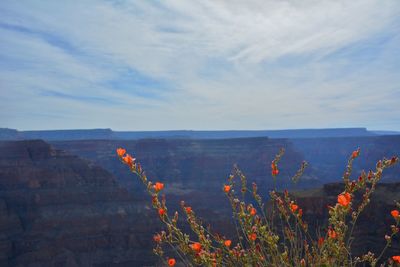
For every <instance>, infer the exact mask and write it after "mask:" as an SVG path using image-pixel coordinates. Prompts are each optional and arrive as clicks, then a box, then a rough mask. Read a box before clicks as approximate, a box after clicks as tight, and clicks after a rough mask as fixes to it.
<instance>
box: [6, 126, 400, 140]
mask: <svg viewBox="0 0 400 267" xmlns="http://www.w3.org/2000/svg"><path fill="white" fill-rule="evenodd" d="M387 134H392V135H393V134H396V132H387V131H374V132H372V131H368V130H367V129H366V128H331V129H295V130H249V131H248V130H227V131H191V130H176V131H113V130H111V129H82V130H43V131H18V130H15V129H8V128H0V140H26V139H43V140H48V141H58V140H137V139H146V138H155V139H157V138H162V139H228V138H251V137H269V138H321V137H358V136H377V135H387ZM397 134H399V135H400V133H397Z"/></svg>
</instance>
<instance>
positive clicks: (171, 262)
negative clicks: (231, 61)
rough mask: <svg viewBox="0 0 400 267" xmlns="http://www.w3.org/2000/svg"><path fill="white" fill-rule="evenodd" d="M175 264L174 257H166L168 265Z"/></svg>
mask: <svg viewBox="0 0 400 267" xmlns="http://www.w3.org/2000/svg"><path fill="white" fill-rule="evenodd" d="M175 264H176V260H175V259H174V258H170V259H168V266H171V267H172V266H175Z"/></svg>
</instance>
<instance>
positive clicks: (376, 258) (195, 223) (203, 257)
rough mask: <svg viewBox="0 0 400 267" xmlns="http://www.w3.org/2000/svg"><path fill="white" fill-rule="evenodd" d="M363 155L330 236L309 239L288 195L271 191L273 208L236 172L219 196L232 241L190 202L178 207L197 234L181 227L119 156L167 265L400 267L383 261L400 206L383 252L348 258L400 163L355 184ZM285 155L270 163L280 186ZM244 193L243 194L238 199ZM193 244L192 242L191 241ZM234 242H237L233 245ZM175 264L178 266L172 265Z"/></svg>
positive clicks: (334, 210)
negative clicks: (169, 251)
mask: <svg viewBox="0 0 400 267" xmlns="http://www.w3.org/2000/svg"><path fill="white" fill-rule="evenodd" d="M359 153H360V150H356V151H354V152H353V153H352V154H351V155H350V157H349V160H348V164H347V168H346V170H345V172H344V175H343V183H344V190H343V192H342V193H340V194H339V195H338V196H337V202H336V203H334V204H333V206H329V207H328V209H329V220H328V222H329V225H327V227H326V229H327V230H326V231H325V232H318V233H316V230H315V229H312V230H313V232H310V231H311V229H309V227H308V224H307V222H306V221H304V220H303V216H302V215H303V211H302V208H301V207H300V206H299V205H298V204H297V203H296V201H295V199H292V196H291V195H290V194H289V193H288V192H287V191H286V190H285V191H284V192H282V193H279V192H277V191H276V189H275V190H272V191H270V200H269V202H270V206H269V208H268V210H267V209H266V202H264V201H263V200H262V198H261V196H260V195H259V194H258V192H257V185H256V184H255V183H252V185H251V186H248V184H247V178H246V177H245V175H244V174H243V173H242V172H241V171H240V169H239V168H238V167H236V166H235V167H234V168H233V171H232V174H231V175H230V176H229V177H228V179H227V181H226V183H225V184H224V185H223V186H222V191H223V192H224V193H225V195H226V197H227V199H228V200H229V202H230V204H231V207H232V211H233V218H234V223H235V225H236V230H237V231H236V232H237V236H236V237H234V238H232V239H230V238H227V237H224V236H221V235H219V234H215V233H213V232H212V231H211V229H210V228H209V227H205V226H203V224H202V222H201V221H200V220H199V219H198V217H197V216H196V213H195V211H194V210H193V209H192V208H191V207H190V206H188V205H186V204H185V202H183V201H182V202H181V207H182V213H183V214H184V215H185V216H186V221H187V223H188V224H189V226H190V228H191V230H192V232H193V233H191V234H189V233H184V232H183V231H182V230H181V229H180V228H179V226H178V217H179V214H178V212H175V213H173V214H171V213H169V211H168V208H167V205H166V199H165V196H161V194H160V192H161V191H162V190H163V189H164V184H163V183H160V182H155V183H153V182H151V181H149V180H148V178H147V176H146V174H145V172H144V171H143V169H142V167H141V165H140V163H139V162H138V161H137V160H136V159H135V158H134V157H132V156H131V155H129V154H126V151H125V149H123V148H118V149H117V154H118V156H119V158H120V160H121V162H123V163H124V164H126V165H127V166H128V167H129V169H130V171H131V172H133V173H134V174H136V175H137V176H138V177H139V179H140V180H141V181H142V182H143V184H144V185H145V187H146V189H147V192H148V193H149V195H150V196H151V201H152V206H153V208H154V209H155V210H156V211H157V213H158V216H159V218H160V220H161V222H162V223H164V224H165V229H166V231H161V232H160V233H157V234H156V235H154V237H153V239H154V242H155V248H154V253H155V254H157V255H158V256H160V257H161V259H163V261H164V263H165V264H166V265H167V266H174V265H175V264H176V263H177V261H179V262H181V263H182V264H184V265H186V266H365V265H369V266H376V265H377V264H381V265H383V266H385V265H386V266H394V265H400V253H399V254H398V255H393V256H391V257H390V258H389V259H382V256H383V255H384V253H385V251H386V249H387V248H388V247H389V246H390V245H391V243H392V238H393V237H394V236H395V235H396V234H398V233H399V224H400V215H399V209H400V203H399V202H396V206H397V209H394V210H392V211H391V216H392V217H393V224H392V225H391V226H388V231H387V234H386V235H385V237H384V238H385V240H386V246H385V247H384V248H383V250H382V251H380V252H379V253H376V254H374V253H372V252H367V253H365V254H364V255H362V256H358V257H354V256H352V254H351V244H352V240H353V231H354V229H355V227H357V226H356V223H357V220H358V218H359V216H360V214H361V213H362V212H363V211H364V209H365V208H366V206H367V205H368V204H369V202H370V199H371V195H372V194H373V193H374V191H375V190H376V185H377V184H378V182H379V181H380V180H381V178H382V173H383V171H384V170H385V169H386V168H389V167H391V166H393V165H395V164H397V163H398V162H399V158H398V157H393V158H391V159H386V158H384V159H382V160H380V161H378V163H377V164H376V167H375V170H374V171H369V172H364V171H362V172H361V174H360V175H359V178H358V179H357V180H353V181H351V179H350V176H351V173H352V166H353V161H354V160H355V159H356V158H357V157H358V156H359ZM283 154H284V150H281V151H280V152H279V153H278V154H277V155H276V157H275V158H274V160H273V161H272V162H271V175H272V177H273V179H274V181H276V178H277V176H278V175H279V168H278V163H279V161H280V159H281V157H282V156H283ZM305 167H306V163H303V164H302V166H301V167H300V169H299V171H298V172H297V173H296V174H295V175H294V176H293V181H294V182H297V180H298V179H299V177H300V176H301V175H302V173H303V172H304V169H305ZM236 189H239V190H238V191H240V193H239V194H237V193H236ZM356 193H358V194H360V193H361V195H362V198H361V199H360V201H358V202H357V205H356V202H355V201H354V197H355V194H356ZM246 194H250V195H252V197H253V198H254V201H253V203H254V205H253V204H251V203H250V204H249V203H248V202H246V201H245V195H246ZM193 237H194V240H193ZM232 240H236V241H235V242H233V241H232ZM165 246H168V247H171V248H173V251H174V253H175V255H173V256H167V255H165V252H164V248H165ZM175 258H176V259H175Z"/></svg>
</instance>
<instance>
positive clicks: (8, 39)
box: [0, 0, 400, 131]
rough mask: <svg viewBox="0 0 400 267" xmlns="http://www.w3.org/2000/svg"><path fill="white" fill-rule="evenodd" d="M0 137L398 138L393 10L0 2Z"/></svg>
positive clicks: (398, 59)
mask: <svg viewBox="0 0 400 267" xmlns="http://www.w3.org/2000/svg"><path fill="white" fill-rule="evenodd" d="M0 127H6V128H14V129H19V130H42V129H89V128H112V129H113V130H132V131H135V130H178V129H187V130H190V129H191V130H228V129H230V130H270V129H300V128H338V127H367V128H368V129H371V130H397V131H399V130H400V1H398V0H393V1H390V0H376V1H375V0H352V1H348V0H337V1H323V0H321V1H317V0H301V1H290V0H287V1H268V0H260V1H257V0H246V1H236V0H227V1H220V0H199V1H184V0H180V1H178V0H171V1H151V0H150V1H147V0H146V1H145V0H143V1H140V0H136V1H119V0H114V1H106V0H104V1H102V0H96V1H86V0H79V1H78V0H76V1H51V0H47V1H46V0H43V1H42V0H41V1H39V0H37V1H35V0H31V1H15V0H9V1H8V0H2V1H1V2H0Z"/></svg>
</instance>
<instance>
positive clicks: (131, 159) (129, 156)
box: [122, 154, 135, 167]
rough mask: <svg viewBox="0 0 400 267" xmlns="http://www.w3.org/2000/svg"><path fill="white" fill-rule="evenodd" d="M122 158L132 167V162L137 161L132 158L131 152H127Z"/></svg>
mask: <svg viewBox="0 0 400 267" xmlns="http://www.w3.org/2000/svg"><path fill="white" fill-rule="evenodd" d="M122 160H123V161H124V162H125V164H127V165H129V167H132V164H133V162H134V161H135V159H134V158H132V157H131V155H129V154H126V156H125V157H123V158H122Z"/></svg>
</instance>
